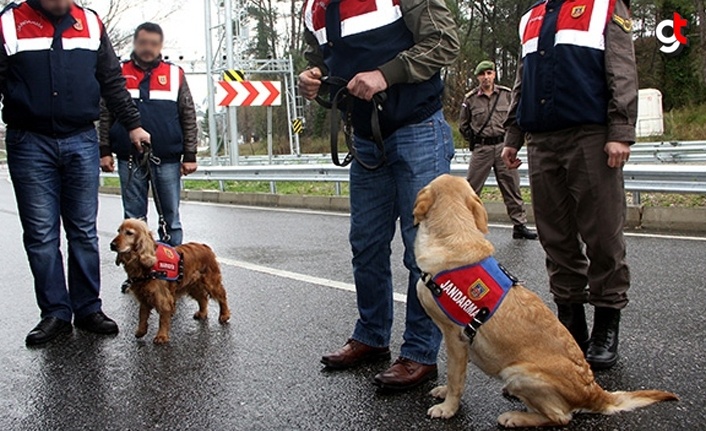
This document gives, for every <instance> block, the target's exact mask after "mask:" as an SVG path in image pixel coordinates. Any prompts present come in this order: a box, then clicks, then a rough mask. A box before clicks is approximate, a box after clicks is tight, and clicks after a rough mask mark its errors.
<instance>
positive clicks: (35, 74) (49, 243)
mask: <svg viewBox="0 0 706 431" xmlns="http://www.w3.org/2000/svg"><path fill="white" fill-rule="evenodd" d="M0 26H1V29H0V35H1V37H2V42H3V45H2V48H0V93H1V94H2V98H3V100H2V101H3V111H2V115H3V120H4V121H5V123H6V124H7V136H6V144H7V158H8V166H9V169H10V176H11V178H12V184H13V186H14V189H15V196H16V199H17V208H18V211H19V215H20V221H21V222H22V228H23V230H24V235H23V239H24V246H25V250H26V251H27V257H28V259H29V264H30V268H31V270H32V274H33V275H34V290H35V294H36V297H37V303H38V305H39V308H40V310H41V318H42V320H41V321H40V322H39V324H38V325H37V326H36V327H35V328H34V329H33V330H32V331H31V332H30V333H29V334H28V335H27V339H26V342H27V344H28V345H37V344H43V343H46V342H48V341H51V340H52V339H54V338H56V337H57V336H59V335H61V334H65V333H68V332H71V330H72V325H71V320H72V318H73V322H74V325H75V326H76V327H77V328H80V329H83V330H86V331H90V332H95V333H99V334H115V333H117V332H118V326H117V324H116V323H115V322H114V321H113V320H112V319H110V318H109V317H107V316H106V315H105V314H104V313H103V311H102V303H101V299H100V259H99V256H98V236H97V233H96V216H97V211H98V181H99V172H100V171H99V163H100V162H99V159H100V157H99V150H98V138H97V136H96V130H95V126H94V122H95V121H96V120H97V119H98V114H99V103H100V98H101V96H102V97H103V98H104V99H105V100H106V101H107V104H108V107H109V108H110V109H111V110H112V111H113V112H114V113H115V115H116V116H117V118H118V119H119V120H120V122H121V123H122V124H123V125H124V126H125V128H126V129H127V130H129V131H130V132H129V135H130V141H131V142H132V143H133V144H135V145H136V146H139V145H140V143H141V142H149V140H150V135H149V134H148V133H147V132H145V131H144V130H143V129H142V127H141V125H140V115H139V112H138V111H137V108H136V107H135V106H134V105H133V103H132V100H131V99H130V95H129V93H128V92H127V90H126V89H125V80H124V79H123V77H122V73H121V70H120V63H119V62H118V59H117V57H116V56H115V52H114V51H113V47H112V45H111V43H110V40H109V39H108V34H107V32H106V30H105V28H104V26H103V24H102V23H101V21H100V19H99V18H98V16H97V15H96V13H95V12H93V11H91V10H89V9H85V8H82V7H80V6H78V5H76V4H74V2H73V0H27V1H26V2H23V3H19V4H11V5H9V6H7V7H6V8H5V9H4V10H3V12H2V14H1V16H0ZM61 225H63V227H64V230H65V231H66V238H67V242H68V273H65V272H64V264H63V259H62V255H61V250H60V238H59V236H60V231H61V228H60V226H61ZM67 284H68V289H67Z"/></svg>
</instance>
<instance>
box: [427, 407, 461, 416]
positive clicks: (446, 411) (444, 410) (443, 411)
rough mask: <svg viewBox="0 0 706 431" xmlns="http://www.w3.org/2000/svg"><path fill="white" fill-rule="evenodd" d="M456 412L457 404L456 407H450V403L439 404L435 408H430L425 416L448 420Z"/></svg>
mask: <svg viewBox="0 0 706 431" xmlns="http://www.w3.org/2000/svg"><path fill="white" fill-rule="evenodd" d="M457 411H458V404H457V405H450V403H441V404H437V405H435V406H432V407H431V408H430V409H429V410H428V411H427V415H428V416H430V417H432V418H442V419H448V418H450V417H453V415H455V414H456V412H457Z"/></svg>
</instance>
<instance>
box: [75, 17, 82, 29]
mask: <svg viewBox="0 0 706 431" xmlns="http://www.w3.org/2000/svg"><path fill="white" fill-rule="evenodd" d="M74 28H75V29H76V31H83V21H81V19H80V18H76V22H75V23H74Z"/></svg>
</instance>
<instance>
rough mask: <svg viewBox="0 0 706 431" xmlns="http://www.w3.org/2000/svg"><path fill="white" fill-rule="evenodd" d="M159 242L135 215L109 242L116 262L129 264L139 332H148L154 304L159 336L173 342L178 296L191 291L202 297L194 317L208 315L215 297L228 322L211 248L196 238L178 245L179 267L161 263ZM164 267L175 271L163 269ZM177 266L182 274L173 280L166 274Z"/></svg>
mask: <svg viewBox="0 0 706 431" xmlns="http://www.w3.org/2000/svg"><path fill="white" fill-rule="evenodd" d="M157 246H158V244H157V242H156V241H155V240H154V238H153V237H152V233H151V232H150V230H149V228H148V227H147V224H146V223H145V222H144V221H141V220H136V219H127V220H125V221H123V223H122V224H121V225H120V228H119V229H118V235H117V236H116V237H115V238H114V239H113V241H112V242H111V243H110V249H111V250H113V251H114V252H116V253H117V257H116V259H115V264H116V265H120V264H122V265H123V267H124V268H125V272H126V273H127V276H128V279H129V280H130V282H131V286H130V291H131V292H132V293H133V294H134V295H135V297H136V298H137V300H138V301H139V303H140V320H139V323H138V325H137V330H136V331H135V336H136V337H137V338H141V337H143V336H144V335H145V334H146V333H147V319H148V318H149V315H150V312H151V311H152V309H153V308H154V309H156V310H157V313H159V329H158V330H157V336H156V337H154V342H155V343H156V344H162V343H166V342H168V341H169V327H170V324H171V319H172V316H173V315H174V311H175V309H176V300H177V299H178V298H179V297H181V296H183V295H186V294H188V295H189V296H191V297H192V298H194V299H195V300H196V301H198V303H199V311H197V312H196V314H194V319H197V320H204V319H206V318H207V315H208V300H209V297H211V298H213V299H215V300H216V301H218V305H219V307H220V315H219V317H218V321H219V322H220V323H226V322H228V319H230V310H229V309H228V302H227V300H226V291H225V289H224V288H223V284H222V282H221V269H220V267H219V266H218V262H217V261H216V255H215V254H214V253H213V251H212V250H211V248H210V247H208V246H207V245H205V244H198V243H193V242H191V243H188V244H183V245H180V246H177V247H175V249H176V251H177V253H178V254H179V255H181V259H182V260H181V262H180V264H179V267H180V269H179V268H177V269H175V268H172V266H173V263H170V262H167V263H164V262H162V263H161V265H163V266H162V267H160V266H159V265H160V263H159V262H158V256H157V254H158V252H157ZM172 250H173V249H166V251H163V252H162V253H166V255H168V256H171V255H173V252H172ZM163 267H168V268H170V270H174V271H171V272H168V273H167V271H161V270H160V269H161V268H163ZM175 271H176V272H178V273H179V274H180V275H179V277H178V278H177V279H175V280H174V281H170V280H166V279H162V278H164V276H167V275H174V274H175V273H176V272H175ZM173 278H176V277H173Z"/></svg>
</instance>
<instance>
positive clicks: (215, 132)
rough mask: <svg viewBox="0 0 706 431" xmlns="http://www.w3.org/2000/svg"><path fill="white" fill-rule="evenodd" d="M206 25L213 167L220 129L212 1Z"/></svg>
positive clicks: (207, 8) (206, 0)
mask: <svg viewBox="0 0 706 431" xmlns="http://www.w3.org/2000/svg"><path fill="white" fill-rule="evenodd" d="M204 19H205V24H206V79H207V85H208V145H209V147H210V148H211V166H216V164H217V162H216V159H217V158H218V127H216V88H215V87H216V86H215V85H214V84H213V39H212V37H211V0H204Z"/></svg>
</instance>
